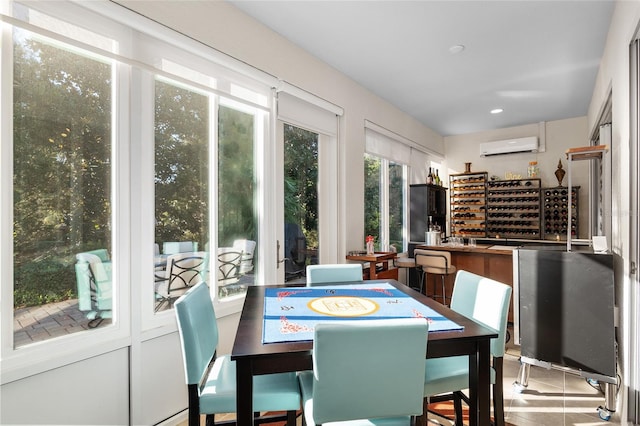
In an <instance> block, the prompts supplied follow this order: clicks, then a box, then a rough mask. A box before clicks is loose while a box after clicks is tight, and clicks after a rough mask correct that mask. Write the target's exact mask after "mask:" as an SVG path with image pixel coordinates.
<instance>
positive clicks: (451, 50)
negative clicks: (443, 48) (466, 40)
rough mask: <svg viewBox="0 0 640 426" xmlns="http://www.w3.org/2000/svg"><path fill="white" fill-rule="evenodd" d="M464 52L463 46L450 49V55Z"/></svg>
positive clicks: (457, 45)
mask: <svg viewBox="0 0 640 426" xmlns="http://www.w3.org/2000/svg"><path fill="white" fill-rule="evenodd" d="M463 50H464V46H463V45H461V44H456V45H455V46H451V47H450V48H449V53H451V54H452V55H455V54H456V53H460V52H462V51H463Z"/></svg>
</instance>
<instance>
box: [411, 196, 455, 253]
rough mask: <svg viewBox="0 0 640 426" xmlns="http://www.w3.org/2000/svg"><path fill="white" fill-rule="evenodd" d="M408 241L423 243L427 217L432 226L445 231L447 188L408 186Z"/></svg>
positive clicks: (427, 224) (427, 225)
mask: <svg viewBox="0 0 640 426" xmlns="http://www.w3.org/2000/svg"><path fill="white" fill-rule="evenodd" d="M409 203H410V206H411V207H410V210H409V241H413V242H424V241H425V239H424V233H425V232H427V231H428V230H429V216H431V217H432V222H433V224H438V225H440V229H442V230H446V229H447V228H446V226H447V188H445V187H442V186H437V185H427V184H419V185H410V186H409Z"/></svg>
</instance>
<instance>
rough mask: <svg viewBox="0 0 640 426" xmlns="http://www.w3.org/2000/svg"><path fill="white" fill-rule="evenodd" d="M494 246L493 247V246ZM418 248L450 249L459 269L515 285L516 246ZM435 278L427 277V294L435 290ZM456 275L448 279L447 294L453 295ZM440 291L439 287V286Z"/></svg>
mask: <svg viewBox="0 0 640 426" xmlns="http://www.w3.org/2000/svg"><path fill="white" fill-rule="evenodd" d="M491 247H493V248H491ZM415 248H416V249H424V250H439V251H448V252H449V253H451V263H452V264H453V266H455V267H456V269H457V270H460V269H463V270H465V271H469V272H473V273H474V274H478V275H482V276H483V277H487V278H491V279H493V280H496V281H500V282H502V283H505V284H508V285H510V286H512V287H513V249H516V247H513V249H512V248H511V247H507V246H490V245H478V246H476V247H469V246H458V247H453V246H446V245H445V246H427V245H417V246H416V247H415ZM434 278H436V279H437V282H438V283H439V282H440V278H439V276H438V277H432V276H428V277H427V285H426V289H427V294H430V292H432V291H433V286H434ZM454 280H455V275H450V276H449V277H447V279H446V288H447V296H451V292H452V290H453V283H454ZM438 291H439V288H438ZM509 322H513V291H512V292H511V305H510V306H509Z"/></svg>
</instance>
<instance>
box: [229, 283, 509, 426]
mask: <svg viewBox="0 0 640 426" xmlns="http://www.w3.org/2000/svg"><path fill="white" fill-rule="evenodd" d="M374 282H379V283H380V284H385V283H388V284H390V285H391V286H393V287H395V288H396V289H398V290H399V291H401V292H402V293H405V294H406V295H408V296H409V297H411V298H413V299H415V300H416V301H418V302H420V303H421V304H423V305H425V306H426V307H428V308H430V309H432V310H433V311H435V312H436V313H438V314H439V315H441V316H443V317H445V318H446V319H448V320H450V321H452V322H454V323H455V324H457V325H459V326H461V328H459V329H455V330H442V331H430V332H429V334H428V343H427V352H426V354H425V358H438V357H448V356H458V355H468V356H469V399H470V402H469V425H471V426H474V425H478V426H489V425H490V424H491V419H490V410H491V408H490V400H491V393H490V386H491V374H490V369H491V366H490V358H491V357H490V341H491V339H492V338H495V337H498V333H497V332H496V330H494V329H492V328H489V327H486V326H483V325H482V324H480V323H478V322H476V321H474V320H472V319H470V318H468V317H465V316H463V315H461V314H459V313H457V312H455V311H453V310H451V309H449V308H448V307H446V306H444V305H442V304H440V303H439V302H437V301H435V300H433V299H431V298H428V297H427V296H425V295H423V294H421V293H419V292H417V291H415V290H413V289H411V288H410V287H407V286H405V285H404V284H402V283H400V282H398V281H396V280H391V279H385V280H376V281H367V283H368V284H371V283H374ZM337 284H339V283H332V286H336V285H337ZM350 284H353V283H350ZM301 286H304V284H297V285H293V286H292V285H275V286H250V287H248V288H247V294H246V298H245V301H244V306H243V309H242V312H241V314H240V321H239V323H238V329H237V332H236V337H235V341H234V344H233V348H232V351H231V359H232V360H233V361H235V362H236V382H237V383H236V385H237V398H236V415H237V424H238V425H239V426H248V425H253V422H254V414H253V398H252V397H251V395H252V394H253V376H256V375H261V374H272V373H284V372H296V371H304V370H311V369H312V368H313V360H312V350H313V340H304V341H285V342H278V343H263V332H264V330H263V327H264V322H265V321H264V315H265V312H264V311H265V293H266V289H267V288H272V287H277V288H287V287H290V288H295V287H301ZM418 424H421V425H424V424H426V418H424V417H423V416H421V417H420V418H419V419H418Z"/></svg>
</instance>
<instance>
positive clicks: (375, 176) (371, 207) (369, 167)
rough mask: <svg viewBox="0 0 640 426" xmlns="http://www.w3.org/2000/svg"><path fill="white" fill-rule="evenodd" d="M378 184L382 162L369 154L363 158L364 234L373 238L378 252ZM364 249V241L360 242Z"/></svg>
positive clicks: (380, 177)
mask: <svg viewBox="0 0 640 426" xmlns="http://www.w3.org/2000/svg"><path fill="white" fill-rule="evenodd" d="M380 182H382V162H381V160H380V158H377V157H374V156H372V155H369V154H365V156H364V233H365V236H367V235H373V236H374V237H375V247H376V250H380V235H382V228H381V223H380V216H381V211H382V201H381V191H380ZM362 245H363V247H364V241H363V242H362Z"/></svg>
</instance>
